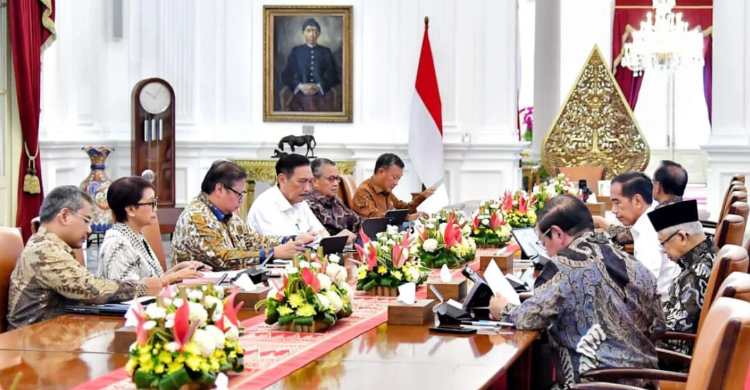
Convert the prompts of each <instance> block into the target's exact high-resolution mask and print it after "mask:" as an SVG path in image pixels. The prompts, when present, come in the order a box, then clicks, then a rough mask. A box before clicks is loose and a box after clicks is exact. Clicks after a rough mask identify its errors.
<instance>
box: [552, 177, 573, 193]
mask: <svg viewBox="0 0 750 390" xmlns="http://www.w3.org/2000/svg"><path fill="white" fill-rule="evenodd" d="M571 191H573V186H572V185H570V179H569V178H568V177H567V176H565V174H564V173H560V174H558V175H557V176H555V177H553V178H551V179H550V181H549V184H548V185H547V192H549V193H551V194H553V195H552V196H558V195H566V194H570V192H571Z"/></svg>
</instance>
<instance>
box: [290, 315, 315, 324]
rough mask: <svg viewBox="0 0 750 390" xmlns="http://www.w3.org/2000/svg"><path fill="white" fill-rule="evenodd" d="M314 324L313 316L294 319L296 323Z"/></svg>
mask: <svg viewBox="0 0 750 390" xmlns="http://www.w3.org/2000/svg"><path fill="white" fill-rule="evenodd" d="M312 324H313V318H312V317H297V318H295V319H294V325H307V326H312Z"/></svg>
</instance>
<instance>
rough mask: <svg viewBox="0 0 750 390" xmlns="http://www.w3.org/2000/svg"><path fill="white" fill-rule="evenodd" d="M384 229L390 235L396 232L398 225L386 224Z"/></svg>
mask: <svg viewBox="0 0 750 390" xmlns="http://www.w3.org/2000/svg"><path fill="white" fill-rule="evenodd" d="M385 231H386V233H388V234H389V235H392V234H398V226H394V225H388V226H387V227H386V228H385Z"/></svg>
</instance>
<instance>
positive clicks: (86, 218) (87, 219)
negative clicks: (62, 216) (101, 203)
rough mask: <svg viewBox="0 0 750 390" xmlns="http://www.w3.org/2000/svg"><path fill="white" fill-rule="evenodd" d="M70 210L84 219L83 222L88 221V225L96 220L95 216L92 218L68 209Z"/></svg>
mask: <svg viewBox="0 0 750 390" xmlns="http://www.w3.org/2000/svg"><path fill="white" fill-rule="evenodd" d="M68 211H70V212H71V213H73V214H75V215H76V216H78V217H79V218H81V219H82V220H83V222H85V223H86V226H91V222H93V221H94V218H92V217H84V216H83V215H81V214H78V213H76V212H75V211H73V210H71V209H68Z"/></svg>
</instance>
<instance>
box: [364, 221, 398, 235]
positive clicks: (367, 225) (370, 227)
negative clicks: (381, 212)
mask: <svg viewBox="0 0 750 390" xmlns="http://www.w3.org/2000/svg"><path fill="white" fill-rule="evenodd" d="M389 221H390V219H388V218H370V219H365V220H364V221H363V222H362V231H364V232H365V234H366V235H367V237H369V238H370V239H371V240H377V239H378V233H380V232H384V231H385V230H386V228H387V227H388V225H390V224H391V223H390V222H389Z"/></svg>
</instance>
